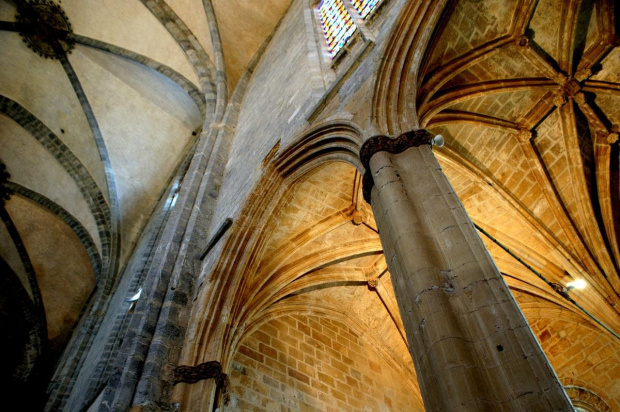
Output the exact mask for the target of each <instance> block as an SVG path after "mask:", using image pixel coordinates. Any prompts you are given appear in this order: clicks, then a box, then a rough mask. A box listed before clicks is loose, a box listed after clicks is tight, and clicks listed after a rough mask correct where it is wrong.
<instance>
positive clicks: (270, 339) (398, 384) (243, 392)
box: [222, 314, 424, 411]
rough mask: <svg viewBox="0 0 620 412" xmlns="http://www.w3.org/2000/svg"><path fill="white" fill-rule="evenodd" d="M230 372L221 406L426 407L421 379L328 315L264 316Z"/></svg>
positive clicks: (283, 408)
mask: <svg viewBox="0 0 620 412" xmlns="http://www.w3.org/2000/svg"><path fill="white" fill-rule="evenodd" d="M229 377H230V391H229V392H230V394H229V395H230V401H229V403H228V405H226V406H224V407H223V408H222V409H223V410H224V411H343V410H346V411H416V410H419V411H422V410H424V409H423V407H422V404H421V400H420V398H419V392H418V391H417V388H416V389H414V388H415V385H417V384H416V383H414V382H411V380H407V379H406V378H405V377H403V376H402V375H400V374H398V373H397V372H396V371H395V370H394V369H393V368H392V367H391V366H390V364H389V363H387V362H386V361H385V359H384V358H383V357H382V356H381V355H380V354H379V353H378V351H377V350H376V349H375V348H374V347H372V346H371V345H370V344H369V343H368V341H366V340H365V339H364V337H363V336H360V335H359V334H358V333H356V332H355V331H353V330H352V329H351V328H349V327H348V326H347V325H345V324H344V323H343V322H340V321H337V320H331V319H327V318H325V317H317V316H312V315H298V314H296V315H287V316H283V317H280V318H277V319H273V320H271V321H269V322H267V323H265V324H263V325H262V326H261V327H259V329H258V330H256V331H255V332H254V333H252V334H251V335H250V336H249V337H248V338H246V339H245V341H244V342H243V343H242V344H241V346H240V347H239V350H238V351H237V353H236V354H235V356H234V358H233V362H232V366H231V371H230V373H229ZM414 390H415V392H416V393H417V394H416V395H414Z"/></svg>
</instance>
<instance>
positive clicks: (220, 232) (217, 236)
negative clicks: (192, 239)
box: [198, 218, 233, 260]
mask: <svg viewBox="0 0 620 412" xmlns="http://www.w3.org/2000/svg"><path fill="white" fill-rule="evenodd" d="M232 223H233V221H232V219H231V218H226V220H225V221H224V223H222V226H220V228H219V229H218V230H217V233H216V234H215V235H214V236H213V238H211V240H210V241H209V244H208V245H207V247H206V248H205V251H204V252H202V254H201V255H200V257H199V258H198V259H199V260H204V258H205V257H206V256H207V254H208V253H209V252H210V251H211V249H213V247H214V246H215V245H216V244H217V242H219V241H220V239H221V238H222V236H224V234H225V233H226V231H228V229H230V227H231V226H232Z"/></svg>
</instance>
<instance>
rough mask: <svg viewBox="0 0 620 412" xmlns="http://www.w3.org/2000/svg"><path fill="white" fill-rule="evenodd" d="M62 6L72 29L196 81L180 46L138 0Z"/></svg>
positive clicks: (77, 1)
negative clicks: (140, 55) (137, 54)
mask: <svg viewBox="0 0 620 412" xmlns="http://www.w3.org/2000/svg"><path fill="white" fill-rule="evenodd" d="M62 7H63V8H64V9H65V12H66V13H67V15H68V16H69V20H70V21H71V24H72V25H73V31H74V32H75V33H77V34H80V35H83V36H88V37H92V38H94V39H97V40H101V41H104V42H106V43H110V44H113V45H115V46H120V47H123V48H125V49H128V50H131V51H134V52H136V53H139V54H142V55H144V56H147V57H150V58H151V59H153V60H155V61H158V62H160V63H163V64H165V65H167V66H170V67H172V68H173V69H175V70H176V71H178V72H179V73H181V74H182V75H183V76H185V77H187V78H188V79H189V80H190V81H191V82H192V83H194V84H195V85H198V84H199V83H198V78H197V77H196V74H195V72H194V70H193V68H192V66H191V64H190V63H189V61H188V59H187V57H186V56H185V54H184V53H183V50H182V49H181V47H180V46H179V45H178V44H177V43H176V42H175V41H174V39H173V38H172V37H171V36H170V34H169V33H168V31H167V30H166V28H165V27H164V26H163V25H162V24H161V23H160V22H159V21H158V20H157V18H155V16H153V14H152V13H151V12H150V11H149V10H148V9H147V8H146V7H145V6H144V5H143V4H142V3H141V2H139V1H124V0H110V1H106V2H104V3H101V2H99V1H97V0H64V1H63V3H62ZM147 33H148V35H147Z"/></svg>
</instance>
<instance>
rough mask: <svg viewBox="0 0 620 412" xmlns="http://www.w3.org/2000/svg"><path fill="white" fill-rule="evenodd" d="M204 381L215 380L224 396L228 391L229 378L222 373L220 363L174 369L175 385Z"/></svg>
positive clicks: (206, 363)
mask: <svg viewBox="0 0 620 412" xmlns="http://www.w3.org/2000/svg"><path fill="white" fill-rule="evenodd" d="M204 379H215V384H216V385H217V387H218V388H219V389H220V390H221V391H222V393H223V394H226V393H227V390H228V376H227V375H226V374H225V373H223V372H222V365H221V364H220V363H219V362H218V361H210V362H205V363H201V364H200V365H196V366H177V367H176V368H174V384H175V385H176V384H177V383H181V382H183V383H196V382H200V381H201V380H204Z"/></svg>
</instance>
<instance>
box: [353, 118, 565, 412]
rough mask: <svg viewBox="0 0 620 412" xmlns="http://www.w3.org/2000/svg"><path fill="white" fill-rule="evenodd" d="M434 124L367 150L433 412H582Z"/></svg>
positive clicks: (376, 140)
mask: <svg viewBox="0 0 620 412" xmlns="http://www.w3.org/2000/svg"><path fill="white" fill-rule="evenodd" d="M432 139H433V136H432V135H431V134H430V133H428V132H427V131H425V130H416V131H412V132H408V133H405V134H403V135H401V136H399V137H397V138H388V137H386V136H376V137H373V138H371V139H369V140H368V141H366V143H365V144H364V146H363V147H362V149H361V151H360V157H361V159H362V163H363V164H364V166H365V168H366V174H365V176H364V197H365V198H366V200H367V201H369V202H370V201H371V199H372V202H371V204H372V208H373V211H374V214H375V219H376V221H377V225H378V227H379V234H380V237H381V243H382V245H383V250H384V253H385V259H386V261H387V265H388V268H389V270H390V273H391V275H392V282H393V284H394V291H395V293H396V298H397V300H398V305H399V309H400V313H401V316H402V319H403V323H404V325H405V330H406V332H407V339H408V341H409V351H410V353H411V356H412V358H413V362H414V364H415V368H416V372H417V374H418V380H419V383H420V389H421V391H422V397H423V398H424V404H425V406H426V409H427V410H428V411H482V410H492V411H573V408H572V407H571V404H570V401H569V400H568V398H567V396H566V394H565V392H564V389H563V388H562V386H561V384H560V382H559V381H558V378H557V376H556V375H555V372H554V371H553V369H552V367H551V365H550V364H549V361H548V360H547V358H546V356H545V354H544V353H543V351H542V349H541V347H540V345H539V344H538V342H537V341H536V338H535V337H534V335H533V334H532V331H531V329H530V328H529V326H528V324H527V322H526V320H525V318H524V316H523V314H522V313H521V310H520V309H519V307H518V306H517V303H516V301H515V300H514V298H513V297H512V295H511V293H510V291H509V290H508V286H507V285H506V283H505V282H504V280H503V278H502V276H501V274H500V273H499V271H498V269H497V267H496V266H495V264H494V262H493V260H492V259H491V256H490V255H489V253H488V251H487V250H486V248H485V246H484V244H483V243H482V240H481V239H480V237H479V236H478V234H477V232H476V230H475V228H474V226H473V224H472V222H471V220H470V219H469V216H468V215H467V213H466V212H465V209H464V207H463V205H462V204H461V202H460V200H459V198H458V197H457V195H456V193H455V192H454V189H452V186H451V185H450V183H449V182H448V180H447V178H446V176H445V175H444V174H443V172H442V171H441V167H440V166H439V163H438V162H437V160H436V159H435V156H434V155H433V152H432V148H431V142H432Z"/></svg>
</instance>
